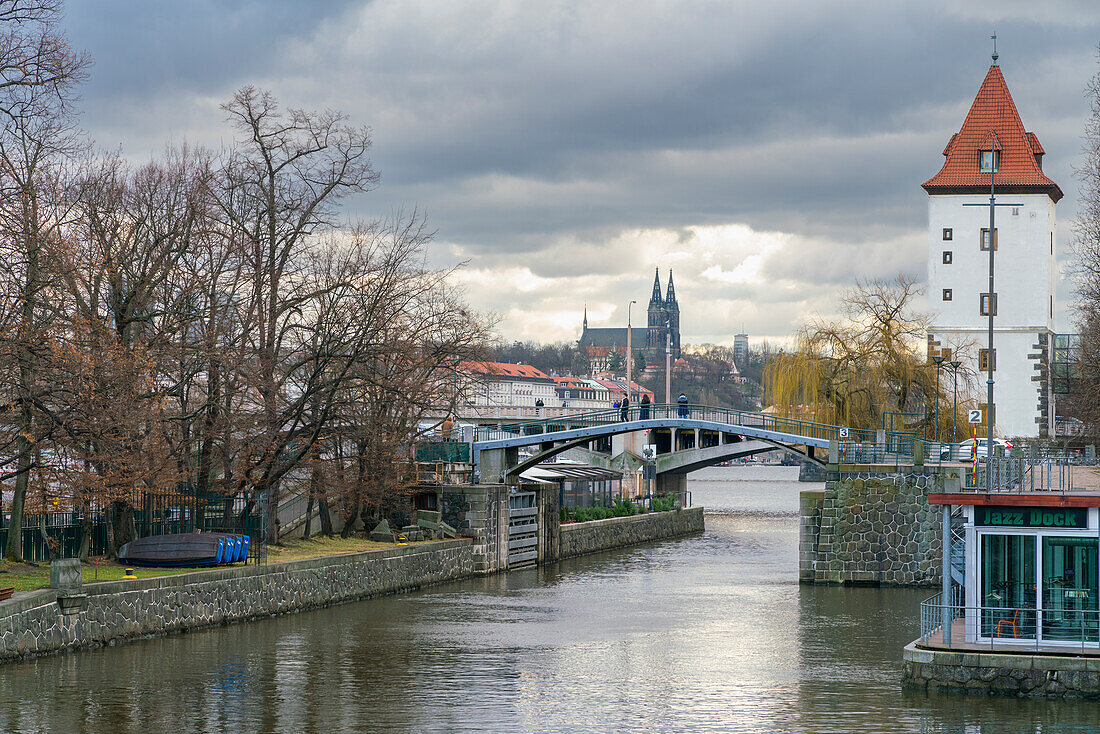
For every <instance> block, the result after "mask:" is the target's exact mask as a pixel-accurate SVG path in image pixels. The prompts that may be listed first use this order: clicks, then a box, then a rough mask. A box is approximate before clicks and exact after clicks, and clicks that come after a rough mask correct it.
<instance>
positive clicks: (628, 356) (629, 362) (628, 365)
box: [626, 301, 637, 417]
mask: <svg viewBox="0 0 1100 734" xmlns="http://www.w3.org/2000/svg"><path fill="white" fill-rule="evenodd" d="M635 303H637V301H631V302H630V303H628V304H626V397H627V400H630V402H631V403H632V404H633V402H634V401H633V400H632V399H631V398H630V368H631V367H633V366H634V365H633V364H632V363H633V362H634V356H633V353H632V352H631V346H630V333H631V331H633V329H631V328H630V307H631V306H633V305H634V304H635ZM627 417H629V416H627Z"/></svg>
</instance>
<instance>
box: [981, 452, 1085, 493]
mask: <svg viewBox="0 0 1100 734" xmlns="http://www.w3.org/2000/svg"><path fill="white" fill-rule="evenodd" d="M1074 467H1075V465H1074V464H1073V463H1071V462H1069V461H1066V460H1065V459H1058V458H1045V459H1030V458H1019V457H1008V458H1005V457H994V458H993V459H992V460H986V461H982V462H979V463H978V464H977V465H976V468H975V470H974V471H970V472H967V474H966V487H967V489H985V488H987V487H989V486H990V476H989V475H990V474H992V475H993V476H992V484H993V489H994V491H998V492H1068V491H1070V490H1072V489H1073V474H1074Z"/></svg>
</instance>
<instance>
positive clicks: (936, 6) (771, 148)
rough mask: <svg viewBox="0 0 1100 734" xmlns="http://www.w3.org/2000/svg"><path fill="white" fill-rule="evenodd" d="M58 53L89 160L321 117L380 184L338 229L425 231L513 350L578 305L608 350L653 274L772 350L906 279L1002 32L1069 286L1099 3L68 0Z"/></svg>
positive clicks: (699, 316)
mask: <svg viewBox="0 0 1100 734" xmlns="http://www.w3.org/2000/svg"><path fill="white" fill-rule="evenodd" d="M66 29H67V32H68V34H69V36H70V38H71V40H72V42H73V44H74V45H75V46H77V47H80V48H83V49H87V50H88V51H89V52H90V53H91V55H92V56H93V58H94V60H95V66H94V68H93V70H92V77H91V80H90V82H89V83H88V85H87V87H86V88H85V91H84V95H83V96H84V103H83V107H84V118H83V122H84V126H85V127H86V129H87V130H88V131H89V133H90V134H91V135H92V136H93V137H94V138H95V140H96V142H97V143H98V144H99V145H101V146H103V147H105V148H121V149H122V151H123V152H124V153H125V154H126V155H128V156H130V157H132V158H134V159H136V160H144V159H147V158H149V157H150V156H153V155H157V154H158V153H159V152H160V151H161V150H163V148H164V146H165V145H166V144H169V143H172V144H178V143H181V142H185V141H186V142H188V143H190V144H202V145H207V146H210V147H213V148H217V147H220V146H221V145H223V144H225V143H228V142H229V140H230V138H231V132H230V131H229V129H228V126H227V125H226V122H225V119H224V114H223V113H222V112H221V111H220V110H219V107H218V106H219V104H221V103H222V102H223V101H225V100H226V99H227V98H229V97H230V96H231V95H232V93H233V92H234V91H235V90H236V89H237V88H239V87H240V86H242V85H245V84H254V85H256V86H259V87H262V88H266V89H269V90H271V91H272V92H273V93H274V94H275V95H276V96H277V97H278V98H279V99H280V101H281V102H282V103H283V104H284V105H285V106H293V107H303V108H308V109H319V108H325V107H328V108H335V109H339V110H342V111H344V112H346V113H347V114H348V115H350V117H351V118H352V120H353V121H355V122H357V123H365V124H369V125H370V126H371V127H372V128H373V130H374V152H373V160H374V162H375V166H376V167H377V168H378V169H379V170H380V171H381V174H382V185H381V187H380V188H378V189H377V190H375V191H373V192H371V193H369V194H365V195H363V196H361V197H359V198H356V199H354V200H350V201H348V203H347V210H348V213H349V216H357V217H364V218H370V217H375V216H380V215H381V216H384V215H387V214H390V213H392V212H394V211H395V210H398V209H404V210H409V209H411V208H413V207H417V208H419V209H420V210H421V211H424V212H426V213H427V216H428V218H429V221H430V223H431V225H432V226H433V227H434V228H435V229H437V230H438V235H437V242H436V246H435V251H434V252H433V258H434V261H435V262H437V263H439V264H441V265H444V264H452V263H457V262H466V263H467V265H466V267H465V268H464V270H463V271H462V273H461V275H460V277H461V279H462V281H463V282H464V283H465V285H466V287H467V293H468V298H469V300H470V301H471V302H473V303H474V304H475V305H476V306H477V307H479V308H481V309H484V310H487V311H493V312H495V313H497V314H499V315H500V316H501V317H502V320H501V323H500V331H501V333H502V334H503V335H504V336H505V337H507V338H518V339H536V340H540V341H554V340H561V339H575V338H577V336H578V335H579V328H580V321H581V312H582V308H583V305H584V303H586V302H587V304H588V314H589V322H590V324H592V325H609V326H621V325H625V322H626V307H627V303H628V302H629V301H630V300H631V299H636V300H637V301H638V303H639V305H638V306H637V307H635V310H634V314H636V316H635V322H636V323H637V322H638V320H639V317H641V318H642V319H644V316H642V312H643V311H644V309H645V306H646V303H647V301H648V298H649V292H650V284H651V283H652V279H653V269H654V267H657V266H659V267H660V268H661V269H662V282H663V281H664V280H665V278H666V277H667V271H668V269H669V268H672V269H673V270H674V271H675V278H676V289H677V294H678V296H679V300H680V304H681V311H682V317H681V321H682V327H681V328H682V331H683V335H684V342H685V343H702V342H730V341H731V340H732V336H733V334H734V333H735V332H737V331H739V330H740V329H741V328H742V325H743V326H744V329H745V330H747V331H748V333H749V334H750V335H752V337H753V338H754V340H755V339H756V338H759V337H765V336H766V337H769V338H773V339H779V338H782V337H783V336H785V335H787V334H788V333H789V332H790V331H791V330H792V327H793V326H794V325H796V324H797V323H799V322H800V321H802V320H804V319H806V318H807V317H809V316H812V315H817V314H820V315H828V314H831V313H832V312H833V311H834V309H835V301H836V297H837V294H838V292H839V291H841V290H843V289H844V288H845V287H848V286H850V285H851V284H852V283H853V282H854V280H855V279H856V278H859V277H874V276H882V277H891V276H893V275H894V274H896V273H898V272H911V273H916V274H918V275H919V276H920V277H922V278H923V277H924V274H925V261H926V258H927V254H926V253H927V235H926V227H927V221H926V220H927V197H926V195H925V193H924V192H923V191H922V190H921V188H920V184H921V182H923V181H924V180H925V179H927V178H929V177H931V176H932V175H933V174H934V173H936V171H937V170H939V167H940V165H941V164H942V161H943V158H942V156H941V151H942V150H943V147H944V145H945V144H946V142H947V140H948V138H949V137H950V136H951V134H952V133H953V132H955V131H956V130H958V128H959V126H960V125H961V124H962V120H963V118H964V116H965V114H966V111H967V109H968V107H969V105H970V102H971V101H972V99H973V97H974V94H975V93H976V91H977V89H978V86H979V84H980V83H981V80H982V78H983V77H984V75H985V72H986V69H987V67H988V65H989V62H990V60H989V54H990V50H991V48H990V41H989V35H990V34H991V33H992V32H993V31H994V30H995V31H996V33H997V35H998V39H999V40H998V50H999V52H1000V54H1001V60H1000V61H1001V66H1002V69H1003V71H1004V74H1005V77H1006V79H1007V81H1008V84H1009V88H1010V89H1011V91H1012V93H1013V96H1014V98H1015V100H1016V104H1017V106H1018V107H1019V109H1020V114H1021V116H1022V118H1023V121H1024V124H1025V126H1026V127H1027V129H1028V130H1032V131H1034V132H1035V133H1036V134H1037V135H1038V136H1039V138H1040V140H1041V141H1042V143H1043V146H1044V148H1045V149H1046V151H1047V155H1046V158H1045V160H1044V169H1045V171H1046V172H1047V174H1048V175H1050V176H1051V177H1052V178H1053V179H1054V180H1055V181H1056V182H1058V183H1059V184H1060V185H1061V187H1062V189H1063V191H1065V193H1066V197H1065V199H1063V200H1062V202H1061V203H1060V204H1059V207H1058V209H1059V212H1058V216H1059V233H1058V236H1059V249H1060V252H1061V253H1062V258H1063V261H1064V259H1065V257H1066V255H1065V251H1066V244H1067V242H1068V239H1069V229H1070V223H1071V220H1072V218H1073V215H1074V210H1075V208H1076V196H1077V194H1076V185H1075V182H1074V180H1073V177H1072V168H1073V165H1074V164H1075V162H1076V161H1077V159H1078V156H1079V153H1080V149H1081V131H1082V128H1083V125H1084V120H1085V116H1086V114H1087V112H1088V107H1087V103H1086V102H1085V100H1084V99H1083V97H1082V93H1081V90H1082V88H1083V86H1084V84H1085V82H1086V80H1087V79H1088V78H1089V77H1090V76H1091V75H1092V74H1093V73H1094V72H1095V71H1096V68H1097V64H1096V45H1097V42H1098V41H1100V3H1097V2H1095V0H1081V1H1080V2H1077V1H1075V0H1045V2H1043V3H1035V2H1031V1H1030V0H992V1H989V2H977V1H974V0H967V2H965V3H964V2H958V1H957V0H943V1H942V2H940V1H937V0H920V1H919V2H904V3H903V2H882V1H881V0H871V1H869V2H858V1H847V0H845V1H833V2H823V1H822V0H800V1H797V2H785V1H782V0H781V1H780V2H773V3H760V2H758V1H756V0H754V1H753V2H740V1H733V0H711V1H700V2H689V1H683V2H679V1H676V0H664V1H661V2H645V1H644V0H642V1H639V0H628V1H625V2H609V1H604V0H596V1H593V0H588V1H587V2H581V1H577V2H566V1H561V2H558V1H556V0H538V1H537V2H530V1H529V0H528V1H523V0H515V1H514V2H508V1H506V0H485V1H478V0H470V1H468V2H459V1H452V0H439V1H437V2H423V1H421V0H375V1H374V2H368V1H364V0H310V1H309V2H303V1H302V0H262V1H261V0H255V1H253V2H231V1H230V0H187V1H186V2H179V1H177V2H149V1H148V0H96V1H95V2H88V1H87V0H70V2H69V9H68V16H67V18H66ZM1068 296H1069V291H1068V288H1066V287H1065V284H1063V287H1062V290H1061V292H1060V295H1059V297H1060V298H1061V299H1062V302H1063V304H1064V303H1065V302H1066V300H1067V299H1068ZM1068 323H1069V322H1068V319H1067V318H1066V316H1065V314H1064V312H1063V314H1062V315H1061V323H1060V327H1061V328H1066V327H1068Z"/></svg>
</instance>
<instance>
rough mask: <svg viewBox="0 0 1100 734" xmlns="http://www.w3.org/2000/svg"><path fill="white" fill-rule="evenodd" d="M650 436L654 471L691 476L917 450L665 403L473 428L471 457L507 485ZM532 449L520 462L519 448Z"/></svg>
mask: <svg viewBox="0 0 1100 734" xmlns="http://www.w3.org/2000/svg"><path fill="white" fill-rule="evenodd" d="M643 431H649V432H650V433H649V437H650V438H649V440H648V441H647V443H650V444H652V445H655V446H656V448H657V457H656V460H655V463H656V471H657V474H658V475H661V474H686V473H688V472H690V471H694V470H695V469H701V468H703V467H705V466H710V465H712V464H717V463H719V462H722V461H728V460H730V459H734V458H738V457H744V456H751V455H753V454H758V453H762V452H765V451H772V450H775V449H780V450H783V451H787V452H789V453H792V454H796V455H798V456H799V457H801V458H804V459H808V460H810V461H813V462H815V463H817V464H819V465H822V466H824V460H825V459H826V458H827V457H826V451H827V450H828V449H829V447H830V443H831V442H835V444H834V445H835V446H837V450H838V452H839V453H840V454H841V455H846V454H848V455H854V454H856V453H858V452H859V451H862V447H866V446H871V447H880V449H879V450H878V451H875V453H876V454H877V455H876V456H875V457H874V458H873V459H872V460H874V461H883V460H889V458H888V457H887V456H885V452H886V451H887V450H889V449H893V458H894V459H895V460H896V459H897V458H898V457H900V456H901V455H904V454H910V455H911V452H912V445H913V442H914V439H913V437H911V436H901V435H899V434H890V436H889V437H885V438H884V434H883V432H881V431H879V432H876V431H868V430H858V429H846V428H844V427H842V426H834V425H827V424H823V423H814V422H811V421H803V420H798V419H793V418H782V417H779V416H774V415H768V414H766V413H757V412H752V411H744V410H731V409H728V408H716V407H711V406H706V405H667V404H655V405H650V406H636V407H631V408H629V409H628V410H626V411H622V410H619V409H614V410H603V411H597V412H593V413H584V414H580V415H574V416H567V417H553V418H545V419H536V420H530V421H523V422H519V423H512V424H508V425H499V426H477V427H475V428H474V429H473V441H472V444H471V459H472V461H473V463H474V466H475V468H476V470H477V471H478V473H479V475H480V477H481V478H482V481H498V480H503V479H504V478H505V477H507V476H508V475H512V474H517V473H519V472H522V471H524V470H525V469H527V468H529V467H531V466H534V465H535V464H538V463H540V462H542V461H545V460H546V459H549V458H550V457H552V456H555V455H557V454H560V453H562V452H564V451H568V450H569V449H573V448H578V447H581V448H592V447H594V446H595V447H599V446H600V444H601V443H602V445H603V447H604V448H605V449H606V448H608V445H607V442H608V440H609V439H613V438H614V437H616V436H623V435H626V434H635V433H639V432H643ZM524 447H534V448H535V451H534V452H533V453H532V454H531V455H530V456H528V457H526V458H523V459H521V458H520V453H519V449H520V448H524Z"/></svg>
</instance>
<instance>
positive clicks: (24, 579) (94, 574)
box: [0, 560, 197, 591]
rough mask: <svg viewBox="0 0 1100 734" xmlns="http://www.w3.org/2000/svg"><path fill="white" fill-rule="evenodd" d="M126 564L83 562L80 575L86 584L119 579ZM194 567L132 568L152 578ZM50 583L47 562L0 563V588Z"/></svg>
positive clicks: (38, 586)
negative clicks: (39, 563)
mask: <svg viewBox="0 0 1100 734" xmlns="http://www.w3.org/2000/svg"><path fill="white" fill-rule="evenodd" d="M126 568H127V567H126V566H123V565H120V564H119V563H118V562H117V561H106V560H102V561H100V563H99V565H98V567H97V566H96V565H95V564H93V563H87V564H84V567H83V568H82V569H81V571H82V573H81V577H82V578H83V580H84V583H86V584H92V583H95V582H96V581H121V580H122V576H123V575H124V574H125V573H126ZM195 570H197V569H194V568H134V575H135V576H137V577H138V578H139V579H147V578H153V577H154V576H170V575H173V574H178V573H187V572H188V571H195ZM49 585H50V567H49V565H48V564H44V565H41V566H32V565H30V564H29V563H3V564H0V588H7V587H9V586H14V587H15V590H16V591H34V590H35V589H45V588H46V587H47V586H49Z"/></svg>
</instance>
